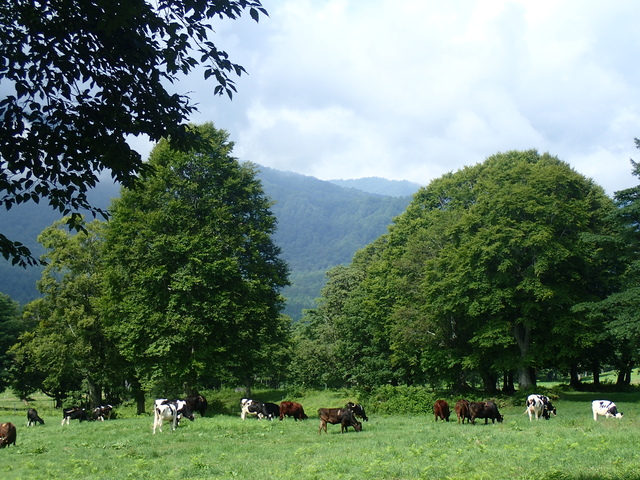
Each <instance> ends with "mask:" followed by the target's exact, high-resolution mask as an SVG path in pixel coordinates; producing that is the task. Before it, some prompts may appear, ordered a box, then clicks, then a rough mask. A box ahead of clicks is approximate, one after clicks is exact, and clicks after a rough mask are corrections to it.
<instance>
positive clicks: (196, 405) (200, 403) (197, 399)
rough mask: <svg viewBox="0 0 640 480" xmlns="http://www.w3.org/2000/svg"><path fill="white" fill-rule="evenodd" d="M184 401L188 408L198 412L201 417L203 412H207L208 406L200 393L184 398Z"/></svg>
mask: <svg viewBox="0 0 640 480" xmlns="http://www.w3.org/2000/svg"><path fill="white" fill-rule="evenodd" d="M184 401H185V402H187V406H188V407H189V410H191V411H192V412H198V413H199V414H200V416H201V417H204V414H205V413H206V412H207V407H208V406H209V404H208V403H207V399H206V398H204V397H203V396H202V395H194V396H191V397H187V398H185V399H184Z"/></svg>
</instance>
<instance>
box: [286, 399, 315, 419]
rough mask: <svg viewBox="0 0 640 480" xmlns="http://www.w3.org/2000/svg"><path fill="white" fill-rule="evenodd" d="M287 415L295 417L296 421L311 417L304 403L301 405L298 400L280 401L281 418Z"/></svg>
mask: <svg viewBox="0 0 640 480" xmlns="http://www.w3.org/2000/svg"><path fill="white" fill-rule="evenodd" d="M285 415H286V416H287V417H293V419H294V420H295V421H298V420H304V419H305V418H309V417H307V415H306V414H305V413H304V409H303V408H302V405H300V404H299V403H298V402H287V401H284V402H280V420H282V419H283V418H284V417H285Z"/></svg>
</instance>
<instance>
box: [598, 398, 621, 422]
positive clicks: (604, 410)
mask: <svg viewBox="0 0 640 480" xmlns="http://www.w3.org/2000/svg"><path fill="white" fill-rule="evenodd" d="M591 410H592V411H593V419H594V420H595V421H598V415H601V416H603V417H606V418H622V412H619V411H618V407H616V404H615V403H613V402H612V401H611V400H594V401H593V402H591Z"/></svg>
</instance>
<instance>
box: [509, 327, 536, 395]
mask: <svg viewBox="0 0 640 480" xmlns="http://www.w3.org/2000/svg"><path fill="white" fill-rule="evenodd" d="M513 337H514V338H515V340H516V343H517V344H518V348H519V349H520V361H521V365H520V366H519V367H518V384H519V385H520V389H521V390H526V389H528V388H532V387H535V386H536V381H535V377H532V376H531V368H530V367H529V366H528V365H525V363H526V360H525V359H526V358H527V355H528V354H529V348H530V347H531V327H530V326H528V325H525V324H522V323H515V324H514V325H513Z"/></svg>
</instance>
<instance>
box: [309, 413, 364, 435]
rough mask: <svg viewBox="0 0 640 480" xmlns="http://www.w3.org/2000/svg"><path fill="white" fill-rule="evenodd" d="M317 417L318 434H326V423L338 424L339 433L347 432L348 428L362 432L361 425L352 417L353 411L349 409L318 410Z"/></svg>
mask: <svg viewBox="0 0 640 480" xmlns="http://www.w3.org/2000/svg"><path fill="white" fill-rule="evenodd" d="M318 416H319V417H320V426H319V427H318V434H321V433H322V430H324V432H325V433H328V432H327V423H330V424H331V425H336V424H338V423H339V424H340V433H344V432H345V431H348V428H349V427H353V429H354V430H355V431H356V432H360V431H362V423H360V422H359V421H358V420H356V417H355V416H354V415H353V411H351V409H349V408H320V409H319V410H318Z"/></svg>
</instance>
